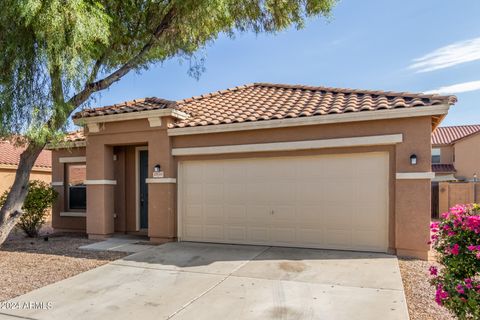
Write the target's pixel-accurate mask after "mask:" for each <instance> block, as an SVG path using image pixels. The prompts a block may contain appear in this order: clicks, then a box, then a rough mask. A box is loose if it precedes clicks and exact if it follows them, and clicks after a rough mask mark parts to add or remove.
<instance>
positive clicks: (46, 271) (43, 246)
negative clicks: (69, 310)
mask: <svg viewBox="0 0 480 320" xmlns="http://www.w3.org/2000/svg"><path fill="white" fill-rule="evenodd" d="M94 242H97V241H94V240H88V239H87V238H86V237H85V236H84V235H82V234H53V235H50V236H49V238H48V241H45V240H44V239H43V238H35V239H31V238H25V237H24V236H23V235H22V234H21V233H20V232H12V234H11V236H10V237H9V239H8V240H7V241H6V242H5V243H4V244H3V245H2V246H1V247H0V270H1V272H0V301H3V300H8V299H11V298H13V297H16V296H18V295H22V294H24V293H27V292H29V291H32V290H34V289H37V288H40V287H43V286H46V285H48V284H51V283H54V282H57V281H60V280H63V279H65V278H69V277H72V276H74V275H76V274H79V273H81V272H85V271H87V270H90V269H93V268H96V267H98V266H101V265H103V264H106V263H108V262H110V261H112V260H115V259H119V258H121V257H123V256H125V254H124V253H120V252H95V251H85V250H79V249H78V247H80V246H83V245H86V244H90V243H94Z"/></svg>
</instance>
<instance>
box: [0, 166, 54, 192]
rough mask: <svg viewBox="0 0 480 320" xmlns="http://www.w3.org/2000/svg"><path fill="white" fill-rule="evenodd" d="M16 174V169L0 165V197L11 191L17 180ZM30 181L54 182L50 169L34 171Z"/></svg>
mask: <svg viewBox="0 0 480 320" xmlns="http://www.w3.org/2000/svg"><path fill="white" fill-rule="evenodd" d="M15 173H16V168H14V167H11V166H8V167H6V166H4V167H2V166H1V165H0V195H2V194H3V193H4V192H5V191H6V190H8V189H10V187H11V186H12V184H13V181H14V180H15ZM30 180H40V181H43V182H46V183H50V182H52V173H51V172H50V169H48V170H44V169H40V170H36V169H33V170H32V173H31V174H30Z"/></svg>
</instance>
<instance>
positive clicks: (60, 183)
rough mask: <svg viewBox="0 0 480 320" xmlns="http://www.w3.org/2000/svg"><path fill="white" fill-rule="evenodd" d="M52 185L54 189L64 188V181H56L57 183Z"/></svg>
mask: <svg viewBox="0 0 480 320" xmlns="http://www.w3.org/2000/svg"><path fill="white" fill-rule="evenodd" d="M50 185H51V186H52V187H63V182H62V181H56V182H52V183H51V184H50Z"/></svg>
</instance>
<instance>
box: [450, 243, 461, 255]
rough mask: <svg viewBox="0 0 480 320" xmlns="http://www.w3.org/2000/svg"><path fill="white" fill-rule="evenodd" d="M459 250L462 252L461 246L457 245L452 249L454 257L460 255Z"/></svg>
mask: <svg viewBox="0 0 480 320" xmlns="http://www.w3.org/2000/svg"><path fill="white" fill-rule="evenodd" d="M459 250H460V246H459V245H458V244H457V243H455V244H454V245H453V247H452V250H451V252H452V254H453V255H454V256H457V255H458V253H459Z"/></svg>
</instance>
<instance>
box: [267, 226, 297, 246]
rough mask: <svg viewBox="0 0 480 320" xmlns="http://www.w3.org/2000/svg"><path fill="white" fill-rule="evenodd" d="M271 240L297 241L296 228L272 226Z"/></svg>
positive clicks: (279, 241) (292, 242) (289, 242)
mask: <svg viewBox="0 0 480 320" xmlns="http://www.w3.org/2000/svg"><path fill="white" fill-rule="evenodd" d="M270 234H271V241H273V242H277V243H279V244H280V245H282V244H294V243H295V242H296V241H295V240H296V237H295V234H296V232H295V228H272V229H271V230H270Z"/></svg>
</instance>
